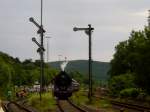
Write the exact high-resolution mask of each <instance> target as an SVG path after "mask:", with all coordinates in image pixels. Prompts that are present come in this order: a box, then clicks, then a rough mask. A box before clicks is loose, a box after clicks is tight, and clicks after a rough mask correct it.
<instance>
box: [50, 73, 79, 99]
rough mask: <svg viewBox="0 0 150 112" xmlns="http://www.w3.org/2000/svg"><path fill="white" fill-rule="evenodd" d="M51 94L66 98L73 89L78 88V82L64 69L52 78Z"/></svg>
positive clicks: (70, 94)
mask: <svg viewBox="0 0 150 112" xmlns="http://www.w3.org/2000/svg"><path fill="white" fill-rule="evenodd" d="M53 83H54V90H53V94H54V96H55V97H57V98H58V99H63V100H64V99H68V97H70V96H72V93H73V92H74V91H77V90H78V89H79V83H78V82H77V81H75V80H74V79H72V78H71V77H70V76H69V75H68V74H67V73H66V72H65V71H61V72H60V73H59V74H58V75H57V76H56V77H55V78H54V80H53Z"/></svg>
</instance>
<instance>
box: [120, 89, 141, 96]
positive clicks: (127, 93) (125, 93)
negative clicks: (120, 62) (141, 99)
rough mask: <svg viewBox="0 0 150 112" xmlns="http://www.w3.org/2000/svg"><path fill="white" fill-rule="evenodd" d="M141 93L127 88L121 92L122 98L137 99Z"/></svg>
mask: <svg viewBox="0 0 150 112" xmlns="http://www.w3.org/2000/svg"><path fill="white" fill-rule="evenodd" d="M139 93H140V91H139V89H137V88H127V89H123V90H121V91H120V96H121V97H130V98H136V97H137V96H138V95H139Z"/></svg>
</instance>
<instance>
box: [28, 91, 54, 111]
mask: <svg viewBox="0 0 150 112" xmlns="http://www.w3.org/2000/svg"><path fill="white" fill-rule="evenodd" d="M28 104H29V105H31V106H33V107H34V108H36V109H37V110H40V112H49V111H50V112H55V109H56V101H55V99H54V97H53V96H52V92H49V93H44V94H42V100H41V101H40V97H39V94H32V95H30V97H29V98H28Z"/></svg>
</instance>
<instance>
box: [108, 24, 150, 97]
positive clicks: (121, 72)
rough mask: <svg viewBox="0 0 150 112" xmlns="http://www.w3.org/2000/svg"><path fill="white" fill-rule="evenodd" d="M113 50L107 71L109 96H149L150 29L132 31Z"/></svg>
mask: <svg viewBox="0 0 150 112" xmlns="http://www.w3.org/2000/svg"><path fill="white" fill-rule="evenodd" d="M115 49H116V52H115V54H114V57H113V59H112V60H111V63H110V64H111V68H110V71H109V74H110V79H109V87H110V92H111V94H112V95H113V96H121V97H132V98H138V97H139V95H141V94H144V95H150V88H149V85H150V27H145V28H144V30H143V31H132V32H131V35H130V37H129V39H128V40H126V41H123V42H120V43H119V44H118V45H117V46H116V48H115Z"/></svg>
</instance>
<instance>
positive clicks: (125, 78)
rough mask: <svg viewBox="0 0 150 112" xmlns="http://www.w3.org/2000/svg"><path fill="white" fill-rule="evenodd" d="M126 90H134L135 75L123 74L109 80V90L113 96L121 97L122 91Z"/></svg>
mask: <svg viewBox="0 0 150 112" xmlns="http://www.w3.org/2000/svg"><path fill="white" fill-rule="evenodd" d="M126 88H134V74H131V73H127V74H122V75H119V76H114V77H112V78H111V79H110V80H109V89H110V94H111V95H112V96H119V93H120V91H122V90H124V89H126Z"/></svg>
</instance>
